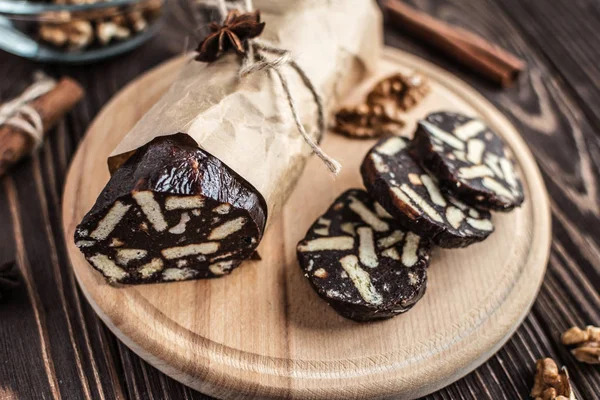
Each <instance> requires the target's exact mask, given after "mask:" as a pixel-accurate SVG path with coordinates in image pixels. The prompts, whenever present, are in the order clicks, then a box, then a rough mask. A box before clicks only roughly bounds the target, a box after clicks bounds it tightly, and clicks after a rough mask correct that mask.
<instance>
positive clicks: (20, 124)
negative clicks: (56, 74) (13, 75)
mask: <svg viewBox="0 0 600 400" xmlns="http://www.w3.org/2000/svg"><path fill="white" fill-rule="evenodd" d="M55 86H56V81H55V80H54V79H52V78H49V77H47V76H45V75H39V76H37V77H36V81H35V82H34V83H33V84H31V86H29V87H28V88H27V89H25V91H24V92H23V93H22V94H21V95H20V96H18V97H17V98H15V99H13V100H11V101H9V102H6V103H4V104H3V105H2V106H0V126H2V125H7V126H12V127H14V128H17V129H19V130H21V131H23V132H25V133H26V134H28V135H29V136H30V137H31V138H32V139H33V141H34V143H35V147H34V148H37V147H39V146H40V145H41V144H42V141H43V135H44V124H43V121H42V117H41V116H40V114H39V113H38V112H37V111H36V110H35V109H34V108H33V107H31V106H30V105H29V103H30V102H31V101H33V100H35V99H37V98H38V97H40V96H43V95H45V94H46V93H48V92H50V91H51V90H52V89H54V87H55Z"/></svg>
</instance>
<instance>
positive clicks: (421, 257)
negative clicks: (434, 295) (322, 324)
mask: <svg viewBox="0 0 600 400" xmlns="http://www.w3.org/2000/svg"><path fill="white" fill-rule="evenodd" d="M297 255H298V261H299V262H300V266H301V267H302V269H303V270H304V274H305V276H306V278H307V279H308V280H309V281H310V283H311V285H312V286H313V288H314V289H315V291H316V292H317V293H318V295H319V296H321V298H323V299H324V300H325V301H326V302H327V303H329V304H330V305H331V307H333V309H334V310H335V311H337V312H338V313H339V314H340V315H342V316H344V317H346V318H350V319H353V320H356V321H372V320H378V319H387V318H391V317H393V316H396V315H398V314H400V313H403V312H405V311H407V310H409V309H410V308H411V307H412V306H413V305H414V304H415V303H416V302H417V301H418V300H419V299H420V298H421V297H423V294H424V293H425V288H426V286H427V266H428V264H429V244H428V242H427V241H426V240H423V239H421V238H420V237H419V236H418V235H416V234H414V233H412V232H405V231H403V230H402V229H401V228H400V227H399V226H398V225H397V224H396V222H395V221H394V219H393V218H392V216H391V215H389V214H388V213H387V212H386V211H385V210H384V209H383V208H382V207H381V205H379V204H378V203H377V202H375V201H374V200H373V199H372V198H371V196H369V195H368V193H366V192H365V191H364V190H359V189H351V190H348V191H346V192H345V193H343V194H342V195H341V196H340V197H338V198H337V199H336V200H335V202H334V203H333V205H332V206H331V207H330V208H329V209H328V210H327V212H326V213H325V214H323V215H322V216H321V217H320V218H319V219H317V221H316V222H315V223H314V224H313V225H312V226H311V227H310V229H309V230H308V233H307V234H306V237H305V238H304V239H303V240H302V241H300V243H298V247H297Z"/></svg>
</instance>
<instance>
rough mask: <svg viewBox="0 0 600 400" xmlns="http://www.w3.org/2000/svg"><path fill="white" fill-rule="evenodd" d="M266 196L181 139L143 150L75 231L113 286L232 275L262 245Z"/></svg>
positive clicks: (115, 177)
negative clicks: (115, 284)
mask: <svg viewBox="0 0 600 400" xmlns="http://www.w3.org/2000/svg"><path fill="white" fill-rule="evenodd" d="M266 217H267V209H266V204H265V201H264V199H263V198H262V196H261V195H260V194H259V193H258V192H257V191H256V189H255V188H254V187H252V186H251V185H250V184H249V183H248V182H247V181H246V180H245V179H244V178H242V177H241V176H239V175H238V174H236V173H235V172H234V171H232V170H231V169H230V168H229V167H227V166H226V165H225V164H223V163H222V162H221V161H219V160H218V159H217V158H215V157H213V156H212V155H210V154H208V153H207V152H205V151H203V150H201V149H199V148H198V146H197V144H196V142H195V141H194V140H193V139H191V138H190V137H189V136H188V135H185V134H182V133H179V134H175V135H170V136H163V137H160V138H157V139H154V140H153V141H152V142H150V143H148V144H147V145H145V146H143V147H141V148H140V149H138V150H137V151H136V152H135V153H134V154H133V155H132V156H131V157H130V158H129V159H128V160H127V161H126V162H125V163H124V164H123V165H122V166H121V167H120V168H119V169H117V170H116V171H115V173H114V174H113V176H112V177H111V178H110V181H109V182H108V184H107V185H106V187H105V188H104V190H103V191H102V193H100V196H99V197H98V199H97V200H96V203H95V204H94V206H93V207H92V209H91V210H90V212H89V213H87V215H86V216H85V217H84V218H83V220H82V221H81V223H80V224H79V225H78V226H77V229H76V231H75V244H76V245H77V247H79V249H80V250H81V252H82V253H83V254H84V255H85V258H86V259H87V260H88V261H89V263H90V264H91V265H92V266H93V267H94V268H95V269H97V270H98V271H100V272H101V273H102V275H104V277H105V278H106V279H107V280H108V281H109V282H114V283H132V284H137V283H152V282H170V281H183V280H188V279H202V278H214V277H219V276H222V275H225V274H229V273H230V272H231V271H232V270H233V269H234V268H236V267H237V266H238V265H239V264H240V263H241V262H242V261H243V260H245V259H247V258H249V257H250V256H251V255H252V254H253V253H254V251H255V250H256V247H257V245H258V243H259V242H260V240H261V238H262V234H263V230H264V227H265V221H266Z"/></svg>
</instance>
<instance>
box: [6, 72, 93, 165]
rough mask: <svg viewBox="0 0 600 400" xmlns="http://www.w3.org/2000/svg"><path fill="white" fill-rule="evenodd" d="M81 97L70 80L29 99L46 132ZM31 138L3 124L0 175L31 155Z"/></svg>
mask: <svg viewBox="0 0 600 400" xmlns="http://www.w3.org/2000/svg"><path fill="white" fill-rule="evenodd" d="M82 96H83V89H82V88H81V86H79V84H78V83H77V82H75V81H74V80H72V79H70V78H62V79H61V80H60V81H59V82H58V83H57V84H56V86H55V87H54V88H53V89H52V90H51V91H49V92H48V93H46V94H44V95H42V96H40V97H38V98H36V99H34V100H32V101H31V102H30V103H29V104H28V105H29V106H31V107H32V108H33V109H34V110H35V111H36V112H37V113H38V114H39V115H40V117H41V120H42V126H43V132H44V134H45V133H47V132H48V131H49V130H50V129H51V128H52V127H54V125H55V124H56V123H57V122H58V121H59V120H60V119H61V118H62V117H63V116H64V115H65V114H66V113H67V112H68V111H69V110H71V109H72V108H73V106H74V105H75V104H76V103H77V102H78V101H79V100H80V99H81V97H82ZM34 147H35V139H34V138H33V137H32V136H31V135H30V134H29V133H27V132H25V131H23V130H21V129H19V128H17V127H14V126H11V125H8V124H5V125H2V126H0V176H2V175H4V173H5V172H6V171H7V170H8V169H9V168H10V167H11V166H12V165H13V164H15V163H16V162H17V161H19V160H20V159H21V158H22V157H23V156H25V155H27V154H29V153H31V151H32V150H33V149H34Z"/></svg>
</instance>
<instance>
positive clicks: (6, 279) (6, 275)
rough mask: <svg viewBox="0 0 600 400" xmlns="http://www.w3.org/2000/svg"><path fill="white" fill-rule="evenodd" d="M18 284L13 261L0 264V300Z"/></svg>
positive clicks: (17, 274)
mask: <svg viewBox="0 0 600 400" xmlns="http://www.w3.org/2000/svg"><path fill="white" fill-rule="evenodd" d="M17 286H19V273H18V271H17V268H16V265H15V262H14V261H10V262H7V263H4V264H2V265H0V301H2V298H3V297H4V296H5V295H6V294H8V292H9V291H10V290H12V289H14V288H16V287H17Z"/></svg>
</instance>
